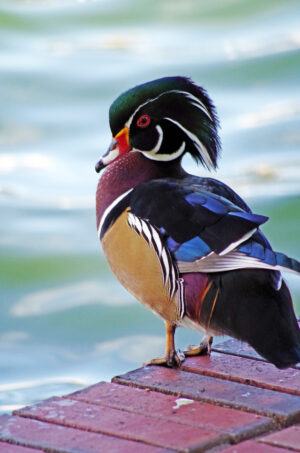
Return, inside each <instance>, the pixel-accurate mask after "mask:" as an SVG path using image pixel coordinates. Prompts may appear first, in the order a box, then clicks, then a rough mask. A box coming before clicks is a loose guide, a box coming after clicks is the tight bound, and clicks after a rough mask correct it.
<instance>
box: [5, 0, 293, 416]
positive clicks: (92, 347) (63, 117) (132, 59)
mask: <svg viewBox="0 0 300 453" xmlns="http://www.w3.org/2000/svg"><path fill="white" fill-rule="evenodd" d="M299 25H300V3H299V1H297V0H296V1H292V0H285V1H282V0H273V1H271V0H270V1H268V2H263V1H261V0H251V1H249V0H210V1H209V2H208V1H206V0H184V1H183V0H173V1H171V0H152V1H146V0H145V1H138V0H94V1H92V0H86V1H75V0H44V1H43V0H32V1H25V0H0V68H1V74H0V77H1V78H0V99H1V103H0V213H1V222H0V285H1V288H0V412H9V411H11V410H13V409H14V408H18V407H20V406H22V405H24V404H29V403H32V402H34V401H38V400H40V399H43V398H46V397H48V396H51V395H53V394H57V395H59V394H62V393H66V392H70V391H72V390H75V389H78V388H80V387H81V386H83V385H88V384H91V383H94V382H97V381H99V380H101V379H105V380H107V379H110V378H111V377H112V376H113V375H115V374H117V373H122V372H124V371H128V370H129V369H133V368H135V367H137V366H139V365H140V364H141V363H142V362H143V361H145V360H146V359H150V358H152V357H154V356H156V355H159V354H160V353H162V352H163V348H164V327H163V324H162V322H161V321H160V320H159V319H158V318H156V317H155V316H154V315H153V314H152V313H151V312H150V311H148V310H147V309H146V308H144V307H142V306H141V305H140V304H139V303H138V302H136V301H135V300H133V298H132V297H131V296H130V295H128V294H127V293H126V292H125V291H124V290H123V289H122V288H121V287H120V285H119V284H118V283H117V282H116V280H115V279H114V277H113V275H112V274H111V272H110V270H109V269H108V267H107V264H106V262H105V260H104V257H103V254H102V251H101V249H100V246H99V244H98V239H97V234H96V227H95V214H94V193H95V189H96V184H97V179H98V175H97V174H96V173H95V172H94V164H95V163H96V161H97V160H98V158H99V156H100V155H101V154H102V153H103V152H104V151H105V150H106V148H107V146H108V144H109V143H110V138H111V137H110V131H109V125H108V108H109V106H110V104H111V102H112V101H113V100H114V98H115V97H116V96H117V95H118V94H119V93H121V92H122V91H124V90H126V89H127V88H129V87H131V86H133V85H135V84H137V83H142V82H145V81H147V80H150V79H152V78H156V77H161V76H166V75H179V74H180V75H187V76H190V77H192V78H193V79H194V80H195V81H196V82H198V83H199V84H201V85H203V86H205V87H206V89H207V90H208V92H209V94H210V95H211V97H212V98H213V100H214V102H215V104H216V106H217V109H218V112H219V117H220V120H221V124H222V130H221V137H222V142H223V156H222V160H221V161H220V168H219V171H218V173H216V174H213V175H212V176H213V177H218V178H219V179H222V180H223V181H225V182H226V183H228V184H230V185H231V186H232V187H233V188H234V189H236V190H237V191H238V192H239V193H240V194H241V195H242V196H244V197H245V198H246V200H247V201H248V202H249V203H250V205H251V206H252V207H253V209H255V210H256V212H258V213H261V214H266V215H269V216H270V218H271V220H270V221H269V223H268V224H267V225H265V226H264V227H263V231H265V232H266V233H267V234H268V236H269V239H270V240H271V243H272V245H273V247H274V248H275V249H276V250H278V251H283V252H285V253H287V254H290V255H292V256H294V257H298V259H299V258H300V242H299V224H300V152H299V150H300V83H299V82H300V26H299ZM185 166H186V168H187V169H189V170H191V171H192V172H194V173H197V174H201V175H204V174H205V171H204V170H203V169H201V168H197V167H195V166H194V164H193V163H192V162H191V161H190V160H188V159H187V160H186V162H185ZM286 278H287V280H288V282H289V284H290V287H291V290H292V293H293V297H294V301H295V307H296V311H297V314H298V315H300V278H299V279H297V278H292V277H290V276H289V275H286ZM195 341H196V342H197V341H199V339H198V336H197V335H196V334H194V333H191V332H189V331H187V330H182V331H180V332H178V335H177V345H178V346H179V347H181V348H183V347H184V345H185V344H187V343H189V342H193V343H194V342H195Z"/></svg>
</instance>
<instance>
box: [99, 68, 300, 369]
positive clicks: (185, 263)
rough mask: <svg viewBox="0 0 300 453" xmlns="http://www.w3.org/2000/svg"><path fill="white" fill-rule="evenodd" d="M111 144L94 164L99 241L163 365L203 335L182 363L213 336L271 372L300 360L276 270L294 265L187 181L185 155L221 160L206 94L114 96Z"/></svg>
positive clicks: (180, 87)
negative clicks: (180, 344) (140, 308)
mask: <svg viewBox="0 0 300 453" xmlns="http://www.w3.org/2000/svg"><path fill="white" fill-rule="evenodd" d="M109 120H110V127H111V131H112V135H113V139H112V143H111V145H110V147H109V149H108V151H107V152H106V153H105V154H104V155H103V156H102V158H101V159H100V160H99V162H98V163H97V164H96V171H97V172H99V171H100V170H101V169H103V168H104V167H108V168H107V169H106V170H105V172H104V173H103V175H102V176H101V178H100V180H99V183H98V188H97V195H96V214H97V228H98V234H99V238H100V241H101V244H102V247H103V251H104V254H105V256H106V258H107V261H108V263H109V265H110V267H111V269H112V271H113V272H114V274H115V275H116V277H117V278H118V280H119V281H120V282H121V283H122V285H124V287H125V288H126V289H127V290H128V291H129V292H130V293H131V294H132V295H133V296H134V297H136V298H137V299H138V300H139V301H140V302H141V303H142V304H144V305H146V306H147V307H149V308H150V309H151V310H153V311H154V312H155V313H156V314H158V315H159V316H161V317H162V318H163V320H164V321H165V325H166V350H165V357H163V358H158V359H154V360H152V361H150V362H148V363H150V364H164V365H167V366H171V367H172V366H179V365H180V364H181V362H182V360H183V359H184V357H182V356H180V354H177V352H176V350H175V345H174V334H175V330H176V328H177V327H180V326H183V327H188V328H191V329H194V330H196V331H199V332H201V333H204V334H205V336H204V339H203V341H202V342H201V343H200V346H199V347H194V348H190V349H189V350H187V351H185V355H196V354H201V353H210V348H211V342H212V336H213V335H230V336H232V337H234V338H237V339H239V340H242V341H246V342H248V343H249V344H250V345H251V346H252V347H253V348H254V349H255V350H256V351H257V352H258V353H259V354H260V355H261V356H262V357H264V358H265V359H267V360H268V361H270V362H272V363H273V364H274V365H276V366H277V367H278V368H287V367H289V366H292V365H294V364H295V363H297V362H299V361H300V330H299V327H298V324H297V320H296V317H295V313H294V309H293V304H292V299H291V296H290V293H289V290H288V287H287V285H286V283H285V282H284V281H283V280H282V276H281V270H288V271H291V272H295V273H298V274H299V273H300V263H299V262H298V261H296V260H295V259H292V258H289V257H287V256H286V255H284V254H282V253H277V252H275V251H273V250H272V248H271V246H270V244H269V242H268V240H267V239H266V237H265V236H264V234H263V233H262V232H261V231H260V229H259V227H260V225H261V224H263V223H264V222H266V221H267V220H268V218H267V217H265V216H262V215H257V214H254V213H252V211H251V209H250V208H249V207H248V206H247V204H246V203H245V202H244V201H243V200H242V199H241V198H240V197H239V196H238V195H237V194H236V193H235V192H234V191H233V190H232V189H231V188H230V187H228V186H226V185H225V184H223V183H222V182H220V181H217V180H215V179H212V178H201V177H197V176H193V175H190V174H189V173H187V172H186V171H184V169H183V168H182V166H181V160H182V157H183V155H184V154H185V153H190V154H191V155H192V157H193V158H194V159H195V160H196V162H199V163H201V164H202V165H204V166H205V167H207V168H208V169H211V168H216V166H217V160H218V155H219V151H220V141H219V136H218V119H217V116H216V111H215V107H214V105H213V104H212V102H211V100H210V98H209V97H208V95H207V93H206V91H205V90H204V89H203V88H201V87H199V86H197V85H196V84H195V83H193V82H192V81H191V80H190V79H188V78H185V77H166V78H162V79H158V80H153V81H151V82H148V83H145V84H142V85H139V86H136V87H134V88H132V89H130V90H128V91H126V92H125V93H123V94H121V95H120V96H119V97H118V98H117V99H116V100H115V101H114V102H113V104H112V105H111V107H110V112H109Z"/></svg>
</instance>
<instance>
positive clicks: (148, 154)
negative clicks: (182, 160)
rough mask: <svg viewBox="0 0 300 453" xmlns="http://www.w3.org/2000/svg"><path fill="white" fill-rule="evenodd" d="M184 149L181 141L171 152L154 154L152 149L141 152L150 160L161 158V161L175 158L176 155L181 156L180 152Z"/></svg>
mask: <svg viewBox="0 0 300 453" xmlns="http://www.w3.org/2000/svg"><path fill="white" fill-rule="evenodd" d="M184 150H185V142H182V144H181V146H180V147H179V149H178V150H177V151H175V152H174V153H172V154H155V153H153V152H152V151H150V152H143V153H142V154H143V155H144V156H145V157H148V159H151V160H161V161H163V162H168V161H169V160H174V159H177V157H179V156H181V154H183V152H184Z"/></svg>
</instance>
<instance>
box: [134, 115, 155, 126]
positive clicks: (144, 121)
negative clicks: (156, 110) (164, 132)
mask: <svg viewBox="0 0 300 453" xmlns="http://www.w3.org/2000/svg"><path fill="white" fill-rule="evenodd" d="M150 122H151V118H150V116H149V115H142V116H140V117H139V119H138V120H137V122H136V124H137V126H138V127H147V126H149V124H150Z"/></svg>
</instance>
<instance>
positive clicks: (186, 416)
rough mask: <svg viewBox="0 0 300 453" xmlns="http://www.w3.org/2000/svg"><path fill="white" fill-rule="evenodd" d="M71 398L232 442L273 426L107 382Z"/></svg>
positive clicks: (255, 418)
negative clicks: (214, 434) (210, 433)
mask: <svg viewBox="0 0 300 453" xmlns="http://www.w3.org/2000/svg"><path fill="white" fill-rule="evenodd" d="M68 398H72V399H76V400H79V401H85V402H87V403H90V404H99V405H105V406H109V407H113V408H118V409H123V410H126V411H129V412H135V413H139V414H143V415H148V414H151V416H152V417H159V418H163V419H165V420H171V421H176V422H180V423H184V424H187V425H191V426H197V427H202V428H208V429H209V430H215V431H220V432H223V433H228V434H230V436H231V440H232V441H233V440H234V441H237V439H241V438H245V437H246V436H248V437H249V436H253V435H258V434H259V433H261V432H263V431H266V430H268V429H271V427H272V425H273V421H272V420H271V419H270V418H266V417H262V416H260V415H256V414H251V413H247V412H241V411H238V410H236V409H230V408H224V407H220V406H215V405H212V404H209V403H204V402H199V401H195V400H186V401H185V399H182V398H178V396H173V395H165V394H163V393H159V392H153V391H149V390H145V389H140V388H136V387H129V386H125V385H119V384H114V383H108V382H100V383H99V384H96V385H94V386H92V387H88V388H86V389H84V390H80V391H78V392H75V393H73V394H71V395H68ZM183 403H188V404H183Z"/></svg>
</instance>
